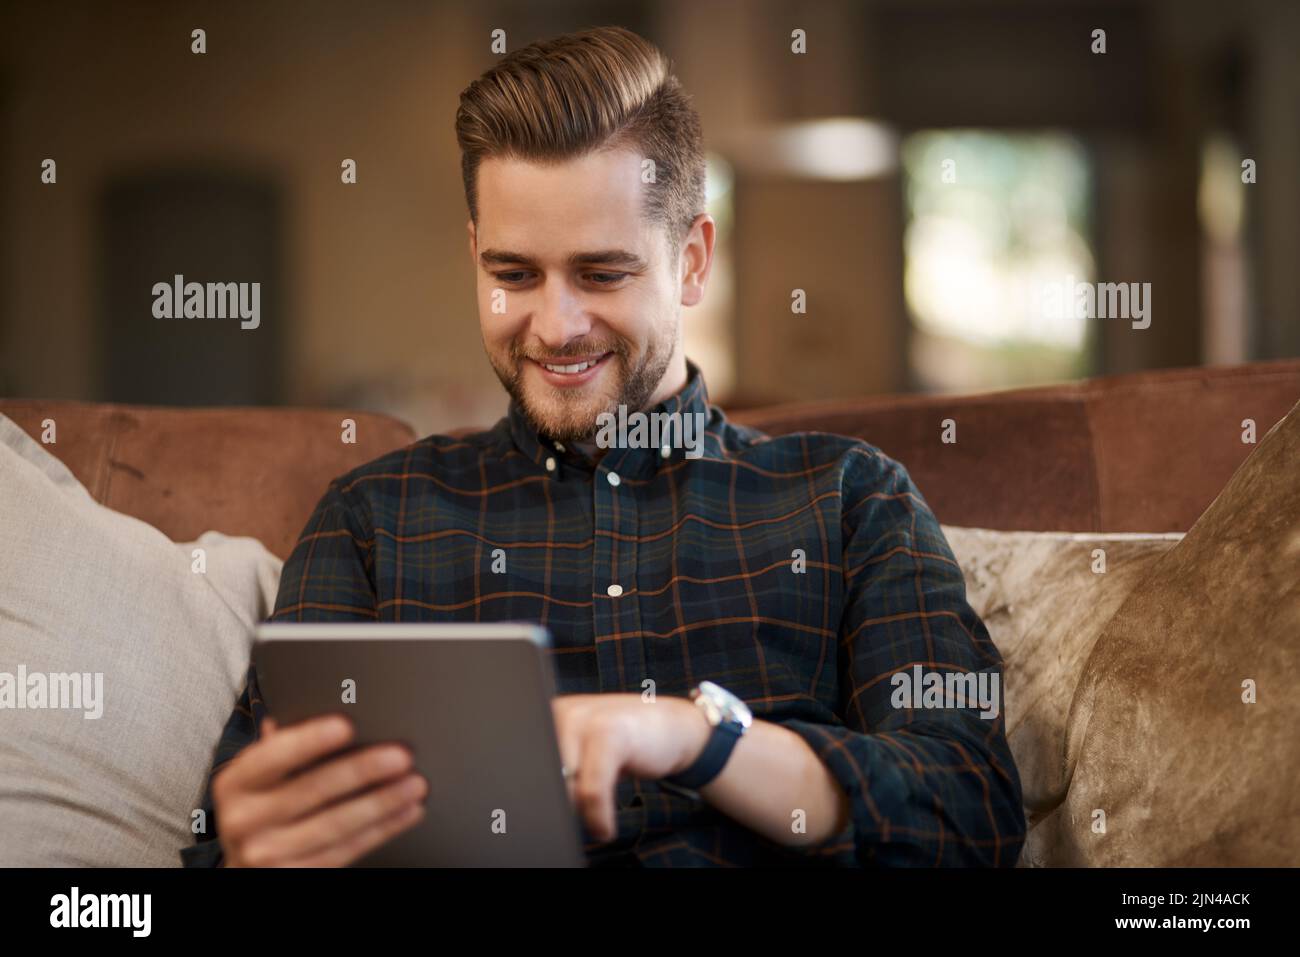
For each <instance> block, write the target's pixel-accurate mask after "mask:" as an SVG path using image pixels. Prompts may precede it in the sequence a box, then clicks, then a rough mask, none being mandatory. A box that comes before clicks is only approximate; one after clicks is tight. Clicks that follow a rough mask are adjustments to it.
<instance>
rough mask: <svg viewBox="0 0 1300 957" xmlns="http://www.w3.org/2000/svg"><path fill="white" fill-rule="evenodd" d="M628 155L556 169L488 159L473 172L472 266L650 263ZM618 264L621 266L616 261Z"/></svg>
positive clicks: (652, 249) (594, 157)
mask: <svg viewBox="0 0 1300 957" xmlns="http://www.w3.org/2000/svg"><path fill="white" fill-rule="evenodd" d="M639 170H640V162H639V159H638V157H637V156H636V155H635V154H631V153H628V152H626V151H612V152H606V153H603V154H589V155H587V156H583V157H578V158H576V159H573V160H566V161H564V162H560V163H545V164H544V163H534V162H529V161H525V160H519V159H502V158H495V157H494V158H492V159H490V160H485V161H484V163H483V164H482V166H480V168H479V190H478V224H477V227H476V233H477V237H478V243H479V250H480V254H479V258H480V260H482V261H483V262H485V263H492V262H498V263H503V262H507V261H509V262H534V261H540V260H543V259H545V260H549V261H556V262H565V263H569V264H573V265H582V264H586V263H591V264H604V265H609V266H616V265H621V266H623V267H624V268H635V267H636V265H637V264H638V263H637V262H633V261H632V260H637V261H639V263H640V264H642V265H644V264H645V263H646V262H647V261H649V260H652V259H653V258H655V255H656V248H657V239H656V235H657V233H656V230H655V227H654V225H653V224H652V223H649V222H647V221H646V217H645V216H644V186H643V184H642V182H641V177H640V173H639ZM620 259H621V260H623V261H622V262H620V261H619V260H620Z"/></svg>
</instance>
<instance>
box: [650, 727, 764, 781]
mask: <svg viewBox="0 0 1300 957" xmlns="http://www.w3.org/2000/svg"><path fill="white" fill-rule="evenodd" d="M744 733H745V728H744V726H743V725H741V723H740V722H739V721H721V722H719V723H718V724H715V725H714V726H713V730H712V732H711V733H710V734H709V740H708V741H707V742H706V743H705V745H704V750H703V751H701V752H700V756H699V757H698V758H696V759H695V760H694V761H693V762H691V766H690V767H688V768H687V769H686V770H685V771H682V772H681V773H679V774H674V775H671V776H669V777H666V778H664V780H665V781H667V782H668V783H669V784H674V785H676V786H677V787H682V788H690V789H691V790H693V791H697V790H699V789H700V788H702V787H704V785H706V784H708V783H709V782H710V781H712V780H713V779H714V778H716V777H717V776H718V775H719V774H721V773H722V769H723V768H724V767H726V765H727V760H728V759H729V758H730V757H731V752H732V749H734V748H735V747H736V742H737V741H739V740H740V736H741V735H742V734H744Z"/></svg>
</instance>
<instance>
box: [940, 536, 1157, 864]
mask: <svg viewBox="0 0 1300 957" xmlns="http://www.w3.org/2000/svg"><path fill="white" fill-rule="evenodd" d="M943 531H944V534H945V535H946V536H947V538H948V543H949V544H950V545H951V546H952V550H953V554H954V555H955V556H956V558H957V562H958V564H959V565H960V566H961V570H962V573H963V575H964V576H965V578H966V593H967V598H968V600H969V601H970V604H971V607H972V608H974V609H975V611H976V612H977V613H978V614H979V616H980V617H981V618H982V619H983V620H984V623H985V625H987V627H988V629H989V634H990V636H991V637H992V638H993V643H994V644H995V645H997V648H998V650H999V651H1000V652H1001V653H1002V657H1003V660H1004V662H1005V668H1004V676H1003V682H1004V689H1005V694H1004V698H1005V701H1004V704H1005V708H1006V722H1007V725H1006V726H1007V743H1008V744H1009V745H1010V747H1011V752H1012V754H1013V755H1014V756H1015V759H1016V767H1017V769H1018V770H1019V772H1020V781H1021V786H1022V788H1023V790H1024V802H1025V816H1026V818H1027V820H1028V824H1029V835H1028V838H1027V839H1026V842H1025V849H1024V850H1023V851H1022V853H1021V857H1020V863H1021V864H1022V865H1023V866H1034V865H1041V864H1046V863H1050V862H1051V861H1052V860H1053V858H1054V856H1055V854H1056V849H1055V848H1053V847H1052V846H1050V843H1049V842H1045V840H1044V838H1045V837H1046V835H1045V834H1044V833H1042V832H1041V829H1040V828H1039V824H1040V822H1041V821H1042V819H1043V817H1044V816H1045V815H1046V814H1048V813H1050V812H1051V811H1052V810H1053V809H1054V808H1056V807H1057V806H1058V805H1059V804H1060V803H1061V801H1062V800H1063V799H1064V797H1065V792H1066V788H1067V787H1068V785H1069V780H1070V779H1069V771H1070V769H1069V768H1068V767H1067V766H1066V764H1065V762H1064V761H1063V760H1062V755H1063V754H1064V753H1065V731H1066V719H1067V716H1068V714H1069V710H1070V702H1071V700H1072V699H1073V697H1074V690H1075V686H1076V685H1077V684H1078V682H1079V677H1080V675H1081V673H1082V671H1083V665H1084V662H1085V661H1086V660H1087V658H1088V655H1089V653H1090V652H1091V651H1092V646H1093V644H1094V643H1095V642H1096V640H1097V638H1098V636H1099V635H1100V634H1101V632H1102V629H1103V628H1104V627H1105V625H1106V623H1107V621H1109V619H1110V616H1111V615H1112V614H1113V613H1114V612H1115V610H1116V609H1118V608H1119V606H1120V604H1121V603H1122V602H1123V601H1124V600H1125V599H1126V598H1127V597H1128V595H1129V593H1130V592H1131V591H1132V590H1133V589H1134V587H1135V586H1136V585H1138V583H1139V582H1141V580H1142V579H1143V578H1144V577H1145V576H1146V575H1147V574H1148V573H1149V572H1150V570H1151V569H1152V567H1153V566H1154V565H1155V563H1156V561H1157V560H1158V559H1159V558H1160V556H1161V555H1163V554H1164V553H1165V552H1167V551H1168V550H1169V549H1170V548H1172V547H1173V546H1174V545H1175V544H1176V543H1177V542H1178V541H1179V540H1180V539H1181V538H1182V535H1181V534H1180V533H1171V534H1155V535H1138V534H1114V535H1097V534H1074V533H1070V532H1002V531H990V530H987V529H977V528H957V527H953V526H945V527H944V529H943ZM1102 569H1104V571H1103V570H1102Z"/></svg>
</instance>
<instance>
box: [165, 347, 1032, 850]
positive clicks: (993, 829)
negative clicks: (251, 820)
mask: <svg viewBox="0 0 1300 957" xmlns="http://www.w3.org/2000/svg"><path fill="white" fill-rule="evenodd" d="M689 375H690V378H689V381H688V383H687V385H686V386H685V387H684V388H683V390H682V391H681V392H680V393H678V394H677V395H676V396H674V397H672V398H670V399H669V400H667V401H666V402H664V403H662V404H661V405H660V406H658V407H656V409H654V410H651V411H659V412H669V413H671V412H682V413H695V412H703V413H705V415H706V417H707V430H706V435H705V438H704V450H703V455H702V457H699V458H688V457H686V455H685V452H684V450H683V449H666V450H662V451H661V450H660V449H644V448H612V449H608V450H606V452H605V454H604V456H603V457H602V458H601V459H600V460H599V461H598V462H595V463H593V461H592V460H591V459H590V458H588V457H587V456H585V455H584V454H583V453H582V452H581V451H579V450H577V449H573V448H563V447H561V446H560V444H559V443H555V442H551V441H549V440H548V439H546V438H545V437H544V436H542V435H539V434H538V433H537V432H536V430H535V429H533V428H531V427H530V426H529V425H528V423H527V421H526V420H525V419H524V418H523V416H522V415H521V414H520V412H519V410H518V408H516V407H514V406H512V407H511V409H510V411H509V414H508V416H507V417H506V418H504V419H502V420H501V421H500V422H499V423H497V425H496V427H495V428H493V429H491V430H490V431H486V432H481V433H477V434H474V435H470V436H467V437H464V438H448V437H445V436H430V437H428V438H425V439H422V440H420V441H418V442H415V443H413V444H412V445H409V446H407V447H406V448H403V449H399V450H397V451H394V452H391V453H389V454H387V455H385V456H383V457H382V458H380V459H377V460H376V461H374V462H372V463H370V464H368V465H365V466H362V467H360V468H358V469H356V470H354V471H352V472H350V473H349V474H347V475H345V476H343V477H341V478H338V479H336V480H335V481H333V482H332V483H330V486H329V488H328V490H327V491H326V493H325V496H324V497H323V498H322V499H321V501H320V503H319V504H318V505H317V506H316V509H315V511H314V512H313V514H312V516H311V518H310V519H309V520H308V522H307V525H306V528H305V529H304V530H303V533H302V537H301V538H300V539H299V541H298V543H297V546H296V547H295V548H294V551H293V554H292V555H291V556H290V557H289V560H288V561H287V562H286V564H285V566H284V571H283V576H282V579H281V583H280V591H279V597H278V600H277V602H276V609H275V612H274V614H273V615H272V620H276V621H374V620H378V621H386V622H387V621H391V622H397V621H405V622H412V621H420V622H467V621H475V622H483V621H502V620H514V621H518V620H528V621H536V622H540V623H541V624H543V625H545V626H546V627H547V628H548V629H550V632H551V635H552V636H553V642H554V647H553V649H552V650H551V652H550V655H551V661H552V663H553V665H554V668H555V676H556V688H557V691H558V693H560V694H570V693H578V692H634V693H638V694H639V693H641V692H642V691H643V688H644V687H646V686H644V685H643V684H642V682H643V681H645V680H646V679H651V680H653V681H654V688H655V692H656V694H660V695H686V694H687V693H688V692H689V690H690V689H691V688H692V687H694V686H695V685H696V684H697V683H699V682H700V681H702V680H705V679H708V680H710V681H714V682H716V683H718V684H720V685H722V686H723V687H724V688H726V689H728V690H729V691H731V692H732V693H734V694H736V695H738V696H739V697H740V698H742V699H743V700H744V701H745V702H746V703H747V704H748V705H749V707H750V708H751V709H752V710H753V712H754V718H755V720H764V721H770V722H775V723H777V724H780V725H782V726H784V727H786V728H788V729H790V730H791V731H793V732H795V733H796V734H798V735H799V736H800V737H802V738H803V739H804V740H805V741H806V742H807V743H808V745H809V746H810V747H811V748H812V750H813V751H814V752H815V753H816V754H817V755H818V756H819V757H820V758H821V759H822V760H823V761H824V762H825V764H826V766H827V767H828V768H829V769H830V771H831V773H832V775H833V776H834V777H835V779H836V780H837V781H838V782H839V784H840V785H841V786H842V787H843V789H844V791H845V792H846V793H847V794H848V796H849V798H850V801H851V805H852V815H851V822H850V824H849V825H848V827H847V828H846V829H845V830H844V832H843V833H841V834H838V835H836V836H835V837H833V838H832V839H830V840H829V841H827V842H825V843H824V844H823V845H821V846H820V847H817V848H809V849H801V850H796V849H789V848H784V847H782V846H780V845H777V844H775V843H773V842H771V841H769V840H767V839H765V838H763V837H761V836H759V835H758V834H756V833H754V832H753V831H750V830H749V829H747V828H745V827H743V826H742V825H740V824H737V823H736V822H734V821H732V820H731V819H730V818H728V817H726V816H725V815H724V814H722V813H721V812H719V811H717V810H715V809H713V808H712V807H711V806H709V805H708V804H707V803H703V802H701V801H699V800H692V799H691V798H690V796H689V795H688V794H685V793H682V792H680V791H674V790H671V789H668V788H664V787H662V786H660V785H659V784H657V783H656V782H654V781H640V780H623V781H621V782H620V783H619V785H618V790H617V794H616V806H617V808H618V812H617V821H618V837H617V838H616V839H615V840H614V841H613V842H612V843H610V844H606V845H601V846H597V845H596V844H595V843H594V842H591V841H590V840H589V841H588V843H587V848H586V849H587V853H588V858H589V860H590V861H591V862H592V863H594V864H599V863H632V864H636V863H640V864H643V865H650V866H680V865H761V864H785V865H789V864H808V865H817V864H822V865H824V864H838V865H854V864H860V865H951V864H977V865H1012V864H1014V863H1015V861H1016V858H1017V856H1018V854H1019V852H1020V847H1021V844H1022V843H1023V839H1024V834H1025V819H1024V814H1023V810H1022V808H1021V790H1020V779H1019V776H1018V774H1017V771H1016V767H1015V764H1014V762H1013V760H1012V757H1011V752H1010V750H1009V749H1008V747H1007V742H1006V737H1005V734H1004V713H1003V712H1002V711H1001V710H1000V713H999V714H998V716H997V717H996V718H995V719H993V720H988V719H984V718H981V717H980V716H979V714H978V709H977V708H948V709H925V710H923V709H920V708H915V709H913V708H899V707H894V706H893V705H892V704H891V694H892V686H891V683H890V678H891V676H892V675H894V674H895V673H896V672H900V671H906V672H908V673H911V672H912V669H913V666H915V665H920V666H922V667H923V668H925V669H930V670H934V671H937V672H963V673H969V672H980V671H986V672H990V673H992V674H997V675H999V680H1000V675H1001V668H1002V661H1001V657H1000V656H999V654H998V651H997V649H996V648H995V647H994V645H993V642H992V641H991V640H990V638H989V635H988V632H987V630H986V629H985V627H984V625H983V623H982V622H981V621H980V619H979V617H978V616H977V615H976V614H975V613H974V611H972V610H971V608H970V606H969V605H968V604H967V602H966V594H965V584H964V581H963V579H962V575H961V571H960V570H959V569H958V567H957V563H956V561H955V560H954V558H953V555H952V552H951V550H950V549H949V547H948V544H947V542H946V541H945V539H944V537H943V533H942V532H941V531H940V528H939V524H938V522H937V521H936V520H935V517H934V515H933V514H932V513H931V511H930V509H929V507H928V506H927V505H926V503H925V501H924V500H923V499H922V498H921V495H920V493H919V492H918V491H917V489H916V487H915V486H914V485H913V484H912V481H911V478H910V477H909V476H908V474H907V472H906V470H904V468H903V467H902V466H901V465H899V464H898V463H897V462H894V461H893V460H891V459H889V458H887V457H886V456H885V455H883V454H882V453H881V452H880V451H879V450H878V449H876V448H874V447H873V446H871V445H868V444H867V443H865V442H862V441H859V440H856V439H851V438H845V437H842V436H836V435H829V434H823V433H803V434H793V435H785V436H780V437H769V436H766V435H764V434H762V433H760V432H757V431H755V430H752V429H747V428H743V427H739V426H737V425H734V424H733V423H730V422H728V421H727V419H726V418H725V417H724V415H723V413H722V412H721V411H720V410H719V409H717V408H716V407H713V406H711V405H709V403H708V394H707V392H706V390H705V385H704V381H703V379H702V377H701V376H700V374H699V370H698V369H697V368H696V367H695V366H694V365H693V364H691V365H690V370H689ZM498 549H500V550H501V551H500V552H498V551H497V550H498ZM494 552H495V556H494ZM502 554H504V556H505V559H506V562H505V571H504V573H494V571H493V563H494V557H495V558H499V557H500V556H501V555H502ZM498 567H499V565H498ZM616 586H617V587H616ZM620 589H621V591H620ZM264 713H265V708H264V706H263V703H262V700H261V697H260V695H259V692H258V687H257V675H256V673H255V671H254V670H253V669H250V670H249V675H248V685H247V688H246V689H245V691H244V694H243V696H242V698H241V699H240V701H239V703H238V705H237V707H236V708H235V711H234V713H233V714H232V716H231V718H230V721H229V724H228V725H227V727H226V729H225V732H224V733H223V736H222V739H221V742H220V744H219V746H218V748H217V753H216V763H215V766H214V768H213V771H214V773H215V771H216V769H217V768H219V767H221V765H222V764H223V763H225V762H226V761H228V760H230V758H232V757H233V756H234V755H235V754H236V753H238V752H239V750H240V749H241V748H243V747H244V746H245V745H247V744H248V743H250V742H251V741H253V740H254V739H255V738H256V737H257V733H258V732H257V728H258V727H259V725H260V722H261V719H262V717H263V715H264ZM209 780H210V779H209ZM207 808H208V820H209V821H210V822H213V821H214V816H213V814H212V811H211V794H210V789H209V794H208V798H207ZM215 824H216V826H217V827H219V826H220V822H219V821H215ZM220 853H221V851H220V843H219V841H217V840H216V832H215V830H211V829H210V833H208V834H207V835H204V837H203V840H202V841H201V842H200V843H199V844H197V845H195V846H193V847H189V848H185V849H184V850H183V851H182V852H181V854H182V858H183V859H184V861H185V863H187V864H196V865H202V864H214V863H218V862H219V860H220Z"/></svg>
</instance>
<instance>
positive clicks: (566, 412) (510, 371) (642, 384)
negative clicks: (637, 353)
mask: <svg viewBox="0 0 1300 957" xmlns="http://www.w3.org/2000/svg"><path fill="white" fill-rule="evenodd" d="M674 342H675V336H674V333H673V332H672V331H669V332H668V334H667V335H665V336H661V337H660V338H659V339H658V340H652V341H651V343H650V345H649V346H648V347H647V349H646V352H645V355H643V356H642V357H641V360H640V362H638V363H637V364H636V366H635V367H633V366H632V359H631V355H630V350H629V348H628V345H627V343H626V342H625V341H623V340H618V341H616V342H612V343H608V344H605V345H603V346H601V347H598V348H592V347H591V346H590V345H587V344H585V343H581V342H579V343H576V344H575V345H572V346H570V347H567V348H565V349H564V350H562V351H561V352H560V353H558V354H555V355H550V356H547V357H546V358H547V359H551V360H561V359H565V358H575V357H577V356H589V355H592V354H593V353H606V352H609V353H612V355H611V356H610V357H609V359H607V360H605V361H606V362H607V363H610V364H611V368H609V369H606V370H605V372H604V375H605V376H609V375H611V374H612V375H613V377H614V387H615V394H614V395H613V396H609V395H600V394H589V393H588V392H587V390H582V392H581V394H576V393H570V392H568V391H567V390H564V389H559V388H556V387H553V386H549V385H546V384H542V385H541V386H540V388H539V389H538V390H537V391H539V392H541V393H542V394H541V395H532V394H530V393H529V391H528V390H527V389H526V388H525V387H524V381H523V380H524V371H525V365H524V362H525V360H526V359H527V358H529V356H528V354H527V353H526V352H525V351H524V350H523V349H522V348H521V347H520V345H519V343H518V342H517V341H516V342H512V343H511V345H510V351H509V356H508V358H507V360H506V361H507V362H508V366H507V367H506V368H502V365H501V363H500V362H499V361H498V359H497V358H496V357H493V356H489V359H490V361H491V364H492V369H493V371H494V372H496V375H497V378H498V379H499V380H500V381H501V385H502V387H503V388H504V389H505V390H506V392H507V393H508V394H509V395H510V398H511V399H512V400H513V401H514V403H515V404H516V405H517V406H518V407H519V409H520V411H521V412H522V413H523V414H524V417H525V418H526V419H527V420H528V422H529V423H530V424H531V425H532V426H533V428H535V429H536V430H537V431H538V432H540V433H541V434H543V435H545V436H546V437H547V438H550V439H553V440H555V441H559V442H581V441H585V440H589V439H590V438H591V437H592V436H593V435H594V434H595V432H596V429H597V427H598V426H597V421H596V420H597V418H598V417H599V416H600V415H601V414H603V413H610V414H612V415H617V414H618V407H619V406H620V405H623V406H626V407H627V410H628V412H637V411H642V410H644V409H645V407H646V404H647V403H648V402H649V401H650V397H651V396H652V395H654V392H655V389H657V388H658V387H659V383H660V382H662V381H663V377H664V374H665V373H666V372H667V371H668V365H669V363H670V362H671V361H672V357H673V348H672V347H673V344H674Z"/></svg>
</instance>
